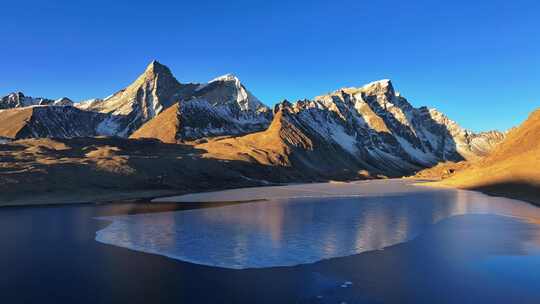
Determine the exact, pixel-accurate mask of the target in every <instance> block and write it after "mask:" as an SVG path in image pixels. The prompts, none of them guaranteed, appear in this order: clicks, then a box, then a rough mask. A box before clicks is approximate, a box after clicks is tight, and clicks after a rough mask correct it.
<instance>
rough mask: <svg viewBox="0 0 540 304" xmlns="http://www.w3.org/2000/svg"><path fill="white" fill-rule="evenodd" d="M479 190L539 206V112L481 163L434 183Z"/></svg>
mask: <svg viewBox="0 0 540 304" xmlns="http://www.w3.org/2000/svg"><path fill="white" fill-rule="evenodd" d="M435 185H446V186H453V187H459V188H465V189H475V190H481V191H485V192H488V193H492V194H495V195H503V196H509V197H515V198H519V199H523V200H528V201H531V202H535V203H538V204H540V109H539V110H536V111H535V112H533V113H532V114H531V115H530V116H529V118H528V119H527V120H526V121H525V122H524V123H523V124H522V125H521V126H520V127H518V128H516V129H514V130H512V131H511V132H510V133H509V134H508V137H507V138H506V139H505V140H504V141H503V142H502V143H501V144H500V145H499V146H498V147H497V148H496V149H495V150H494V151H493V152H492V153H491V154H490V155H489V156H488V157H486V158H485V159H484V160H482V161H480V162H477V163H474V164H473V165H471V167H470V168H468V169H465V170H463V171H460V172H458V173H457V174H455V175H454V176H452V177H450V178H448V179H446V180H443V181H441V182H438V183H435Z"/></svg>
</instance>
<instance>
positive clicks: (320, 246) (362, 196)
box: [96, 180, 540, 269]
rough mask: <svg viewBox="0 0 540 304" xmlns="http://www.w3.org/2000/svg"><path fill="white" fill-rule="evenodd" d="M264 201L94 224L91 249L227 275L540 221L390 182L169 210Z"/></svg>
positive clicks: (485, 199) (466, 194)
mask: <svg viewBox="0 0 540 304" xmlns="http://www.w3.org/2000/svg"><path fill="white" fill-rule="evenodd" d="M253 199H267V200H266V201H259V202H246V203H239V204H234V205H227V206H221V207H215V208H205V209H193V210H184V211H171V212H162V213H150V214H137V215H122V216H110V217H100V218H99V219H100V220H107V221H110V222H111V224H110V225H108V226H107V227H106V228H104V229H102V230H100V231H98V232H97V233H96V240H97V241H99V242H102V243H105V244H110V245H114V246H120V247H124V248H128V249H132V250H137V251H142V252H146V253H152V254H158V255H163V256H166V257H170V258H173V259H178V260H182V261H186V262H191V263H196V264H202V265H208V266H213V267H223V268H231V269H245V268H267V267H278V266H294V265H299V264H307V263H314V262H317V261H320V260H324V259H330V258H336V257H343V256H350V255H354V254H358V253H362V252H366V251H371V250H380V249H384V248H385V247H388V246H392V245H395V244H398V243H402V242H406V241H408V240H411V239H413V238H414V237H416V236H417V235H419V234H421V233H422V232H423V231H425V230H426V229H429V228H430V227H431V226H432V225H434V224H436V223H437V222H439V221H441V220H443V219H446V218H449V217H452V216H456V215H467V214H495V215H503V216H512V217H518V218H523V219H524V220H529V221H538V219H540V211H539V210H540V209H539V208H537V207H534V206H531V205H529V204H527V203H524V202H520V201H516V200H510V199H505V198H498V197H490V196H487V195H484V194H481V193H477V192H471V191H463V190H453V189H433V188H427V187H418V186H413V185H411V182H410V181H402V180H389V181H372V182H354V183H325V184H308V185H292V186H280V187H263V188H247V189H235V190H227V191H221V192H211V193H203V194H192V195H189V196H187V198H186V197H175V198H174V200H175V201H179V202H180V203H181V202H182V201H232V200H253Z"/></svg>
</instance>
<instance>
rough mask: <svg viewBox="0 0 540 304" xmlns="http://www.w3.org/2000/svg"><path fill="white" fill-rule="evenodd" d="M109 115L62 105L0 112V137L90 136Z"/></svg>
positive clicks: (96, 132) (98, 133) (96, 131)
mask: <svg viewBox="0 0 540 304" xmlns="http://www.w3.org/2000/svg"><path fill="white" fill-rule="evenodd" d="M108 118H109V115H107V114H102V113H96V112H89V111H83V110H79V109H77V108H75V107H72V106H69V105H66V106H59V105H47V106H29V107H23V108H14V109H7V110H0V137H4V138H10V139H20V138H33V137H54V138H72V137H93V136H98V135H101V134H100V132H98V126H99V125H100V124H101V123H102V122H103V121H104V120H106V119H108Z"/></svg>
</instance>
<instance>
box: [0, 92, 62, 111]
mask: <svg viewBox="0 0 540 304" xmlns="http://www.w3.org/2000/svg"><path fill="white" fill-rule="evenodd" d="M37 105H40V106H45V105H55V106H72V105H73V101H71V99H69V98H67V97H62V98H59V99H57V100H53V99H47V98H42V97H30V96H25V95H24V94H23V93H22V92H15V93H11V94H8V95H6V96H4V97H2V98H0V110H3V109H14V108H23V107H29V106H37Z"/></svg>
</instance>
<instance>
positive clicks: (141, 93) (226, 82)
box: [78, 61, 272, 139]
mask: <svg viewBox="0 0 540 304" xmlns="http://www.w3.org/2000/svg"><path fill="white" fill-rule="evenodd" d="M179 102H180V103H181V109H182V113H186V115H183V116H182V126H183V129H182V130H183V134H182V135H181V136H180V137H182V138H186V139H195V138H200V137H204V136H215V135H233V134H241V133H247V132H252V131H256V130H261V129H264V128H265V127H266V126H268V124H269V123H270V120H271V115H272V113H271V111H270V110H269V109H268V108H267V107H266V106H264V105H263V104H262V103H261V102H260V101H259V100H258V99H257V98H256V97H255V96H253V94H251V93H250V92H249V91H248V90H247V89H246V88H245V87H244V86H243V85H242V83H240V81H239V80H238V78H236V77H235V76H232V75H225V76H222V77H218V78H216V79H214V80H212V81H210V82H208V83H206V84H194V83H190V84H181V83H179V82H178V81H177V80H176V78H174V76H173V75H172V73H171V71H170V70H169V68H168V67H166V66H164V65H162V64H160V63H159V62H157V61H153V62H152V63H150V65H149V66H148V67H147V68H146V70H145V72H144V73H143V74H142V75H141V76H139V78H137V80H136V81H135V82H134V83H133V84H131V85H130V86H128V87H127V88H125V89H123V90H121V91H119V92H118V93H116V94H114V95H112V96H110V97H107V98H105V99H94V100H90V101H87V102H83V103H81V104H79V105H78V107H79V108H80V109H85V110H90V111H97V112H100V113H108V114H111V115H113V117H112V118H111V119H110V120H108V121H106V122H105V123H104V124H102V125H101V126H100V129H101V130H102V131H103V132H104V133H107V134H108V135H118V136H123V137H125V136H129V135H130V134H131V133H133V132H134V131H135V130H137V129H138V128H139V127H140V126H141V125H142V124H144V123H145V122H147V121H148V120H150V119H152V118H154V117H156V116H157V115H158V114H160V113H161V112H162V111H164V110H165V109H167V108H168V107H170V106H171V105H174V104H177V103H179Z"/></svg>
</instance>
